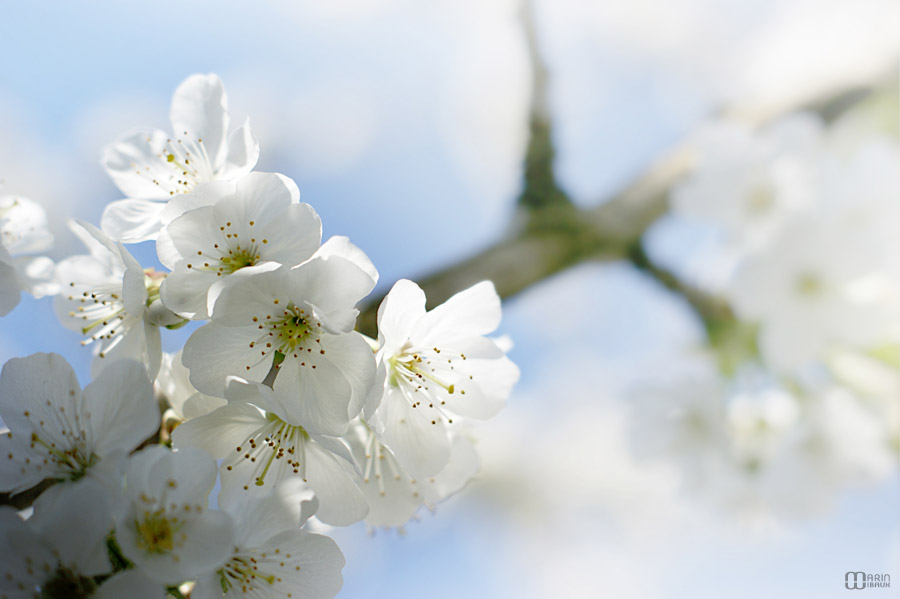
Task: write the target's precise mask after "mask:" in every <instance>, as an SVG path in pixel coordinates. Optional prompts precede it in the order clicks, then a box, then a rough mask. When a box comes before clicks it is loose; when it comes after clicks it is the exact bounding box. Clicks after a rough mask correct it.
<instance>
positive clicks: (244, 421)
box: [173, 378, 367, 526]
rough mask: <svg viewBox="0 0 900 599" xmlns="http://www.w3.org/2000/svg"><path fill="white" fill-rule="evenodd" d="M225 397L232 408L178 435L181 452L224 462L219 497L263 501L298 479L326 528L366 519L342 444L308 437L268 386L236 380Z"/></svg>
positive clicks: (185, 426) (188, 426)
mask: <svg viewBox="0 0 900 599" xmlns="http://www.w3.org/2000/svg"><path fill="white" fill-rule="evenodd" d="M225 396H226V397H227V398H228V401H229V403H228V405H227V406H224V407H221V408H218V409H217V410H215V411H213V412H210V413H209V414H206V415H204V416H200V417H197V418H194V419H192V420H190V421H188V422H185V423H184V424H182V425H180V426H179V427H178V428H176V429H175V431H174V433H173V440H174V443H175V445H176V446H177V447H183V446H194V447H200V448H201V449H205V450H206V451H208V452H209V453H210V454H211V455H213V456H215V457H216V458H217V459H222V460H223V462H222V468H221V474H222V494H221V495H220V497H229V496H233V495H245V494H255V495H259V494H260V493H266V492H268V491H269V490H270V489H272V488H278V486H279V485H282V484H283V483H284V482H285V481H287V480H289V479H293V480H298V479H299V480H302V481H303V482H306V483H308V484H309V487H310V488H311V489H312V490H313V491H314V492H315V493H316V497H317V498H318V499H319V505H320V509H319V512H318V514H317V516H318V518H319V519H320V520H322V521H323V522H326V523H328V524H334V525H338V526H346V525H348V524H352V523H353V522H357V521H359V520H361V519H362V518H363V517H364V516H365V515H366V509H367V508H366V502H365V500H364V499H363V496H362V494H361V493H360V491H359V489H358V488H357V485H356V481H357V480H358V478H359V477H358V475H357V474H356V472H355V471H354V469H353V466H352V464H353V458H352V457H351V455H350V451H349V450H348V449H347V447H346V446H345V445H344V444H343V443H342V442H341V441H340V440H339V439H336V438H334V437H326V436H324V435H317V434H315V433H312V432H309V431H307V430H306V429H305V428H304V427H303V426H302V424H300V423H299V422H298V421H297V420H295V419H294V418H292V417H291V413H292V412H293V410H291V409H290V407H289V406H287V405H285V403H286V397H285V396H284V395H280V394H277V393H275V392H274V391H272V389H270V388H269V387H267V386H265V385H262V384H259V383H248V382H246V381H243V380H241V379H238V378H231V379H229V382H228V387H227V388H226V391H225ZM287 401H290V399H287Z"/></svg>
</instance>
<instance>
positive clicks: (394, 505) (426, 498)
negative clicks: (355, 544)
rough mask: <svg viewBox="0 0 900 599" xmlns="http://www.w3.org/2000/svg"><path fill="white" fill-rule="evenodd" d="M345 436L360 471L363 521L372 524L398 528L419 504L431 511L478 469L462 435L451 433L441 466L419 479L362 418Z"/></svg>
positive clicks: (470, 443)
mask: <svg viewBox="0 0 900 599" xmlns="http://www.w3.org/2000/svg"><path fill="white" fill-rule="evenodd" d="M346 439H347V440H348V442H349V443H350V448H351V449H352V450H353V457H354V459H355V460H356V462H357V463H358V464H359V465H360V468H361V470H362V471H363V475H362V480H361V484H360V489H362V492H363V495H364V496H365V498H366V502H367V503H368V504H369V513H368V514H367V515H366V523H367V524H368V525H369V526H372V527H402V526H403V525H404V524H406V523H407V522H409V520H410V519H411V518H413V517H414V516H415V514H416V512H417V511H418V510H419V508H421V507H422V506H423V505H424V506H425V507H427V508H428V509H429V510H434V509H435V506H436V505H437V504H438V503H440V502H441V501H443V500H444V499H446V498H448V497H450V496H451V495H453V494H454V493H456V492H458V491H459V490H461V489H462V488H463V487H465V485H466V484H467V483H468V482H469V480H470V479H471V478H472V477H473V476H475V474H476V473H477V472H478V454H477V453H476V451H475V446H474V445H473V444H472V441H470V440H469V439H468V438H467V437H466V436H464V435H454V436H453V437H452V439H451V440H450V457H449V460H448V463H447V465H446V466H444V469H443V470H441V471H440V472H439V473H437V474H436V475H434V476H429V477H426V478H424V479H421V480H419V479H416V478H415V477H412V476H410V475H409V474H408V473H407V472H406V471H405V470H404V469H403V466H401V465H400V463H399V462H398V461H397V458H396V457H394V454H393V453H391V450H390V449H388V448H387V447H385V446H384V445H382V444H381V443H380V442H379V441H378V438H377V437H376V436H375V433H374V432H373V431H372V430H371V429H370V428H369V427H368V426H367V425H366V424H365V423H363V422H362V421H357V422H356V423H355V424H354V426H353V427H352V428H351V429H350V432H349V433H348V434H347V436H346Z"/></svg>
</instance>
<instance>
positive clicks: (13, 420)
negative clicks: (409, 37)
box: [0, 354, 159, 492]
mask: <svg viewBox="0 0 900 599" xmlns="http://www.w3.org/2000/svg"><path fill="white" fill-rule="evenodd" d="M0 417H2V418H3V422H4V423H6V426H8V427H9V431H8V432H6V433H5V434H0V455H3V456H4V459H3V460H0V490H3V491H12V492H16V491H21V490H24V489H27V488H30V487H32V486H34V485H36V484H37V483H39V482H41V481H42V480H44V479H54V480H59V481H75V480H78V479H80V478H82V477H84V476H85V475H88V476H92V475H94V474H96V473H97V469H98V468H99V469H102V470H103V471H104V474H101V475H100V476H101V477H105V476H106V472H107V471H108V470H109V469H110V468H112V469H113V470H115V468H114V467H113V466H114V462H115V461H116V460H118V459H121V458H122V457H123V456H126V455H127V454H128V453H129V452H130V451H131V450H133V449H134V448H135V447H137V446H138V445H139V444H140V443H141V442H142V441H144V440H145V439H147V438H148V437H149V436H150V435H151V434H153V431H155V430H156V428H157V427H158V426H159V412H158V410H157V408H156V403H155V402H154V401H153V392H152V389H151V386H150V382H149V381H148V380H147V373H146V371H145V370H144V368H143V367H142V366H140V365H139V364H137V363H135V362H133V361H126V360H123V361H121V362H117V363H116V364H114V365H111V366H110V367H109V368H108V369H106V370H104V371H103V372H102V373H100V375H99V376H98V377H97V378H96V379H95V380H94V382H92V383H90V384H89V385H88V386H87V387H85V389H84V392H82V391H81V387H80V386H79V384H78V380H77V379H76V378H75V372H74V371H73V370H72V367H71V366H69V364H68V363H67V362H66V361H65V359H64V358H62V356H59V355H57V354H34V355H32V356H28V357H27V358H14V359H12V360H10V361H8V362H7V363H6V364H5V365H4V366H3V371H2V374H0Z"/></svg>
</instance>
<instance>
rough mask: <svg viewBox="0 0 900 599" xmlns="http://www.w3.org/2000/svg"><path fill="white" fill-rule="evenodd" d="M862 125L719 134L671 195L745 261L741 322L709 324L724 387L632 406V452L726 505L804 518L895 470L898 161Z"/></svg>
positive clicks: (890, 146)
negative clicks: (672, 466)
mask: <svg viewBox="0 0 900 599" xmlns="http://www.w3.org/2000/svg"><path fill="white" fill-rule="evenodd" d="M854 118H858V117H855V116H854V115H852V114H851V115H848V116H847V117H845V119H844V120H842V121H838V122H837V123H834V124H832V125H829V126H826V125H825V124H824V123H823V122H822V121H821V120H820V119H819V118H817V117H815V116H812V115H809V114H796V115H791V116H788V117H786V118H784V119H782V120H781V121H778V122H776V123H773V124H771V125H769V126H767V127H764V128H762V129H761V130H758V131H753V130H751V129H749V128H747V127H740V126H735V125H721V126H716V127H712V128H710V129H709V130H707V131H706V132H705V134H704V135H702V136H701V138H700V139H701V141H700V145H699V152H698V155H697V163H696V168H695V170H694V172H693V173H691V175H690V176H688V177H687V178H686V179H685V180H684V181H683V182H682V183H681V184H680V185H679V186H677V187H676V189H675V190H674V192H673V194H672V198H671V199H672V204H673V210H674V211H675V212H676V213H677V214H679V215H681V216H683V217H688V218H693V219H696V220H700V221H703V222H704V223H706V224H707V225H710V226H713V227H717V228H718V229H719V232H720V233H721V238H722V239H723V240H724V244H723V247H722V250H723V251H724V252H727V253H729V254H730V255H731V256H733V257H734V256H736V257H737V260H736V263H735V266H734V268H733V270H732V272H731V274H730V277H729V278H728V280H727V282H726V283H725V284H724V285H723V286H722V289H721V290H719V291H720V292H721V295H722V298H721V300H722V302H723V303H724V304H725V305H727V306H728V307H729V308H730V310H731V312H732V313H733V315H734V322H732V323H730V324H725V325H723V324H721V322H720V323H712V327H715V326H718V327H719V328H718V329H713V331H714V333H715V335H713V338H712V341H713V343H712V349H713V350H714V351H717V352H718V353H719V355H718V357H719V358H722V357H723V355H724V356H726V357H727V358H728V359H727V360H721V359H720V360H719V362H720V365H723V366H725V368H723V369H722V370H724V372H723V373H715V372H709V371H708V370H706V369H705V370H704V371H703V372H702V373H701V374H700V375H691V376H687V377H685V378H683V379H680V380H677V381H669V382H668V384H666V385H664V387H657V386H652V387H648V388H646V389H644V390H643V391H642V392H641V393H638V394H637V395H636V397H635V398H634V399H635V405H636V410H635V416H636V417H635V418H634V431H633V432H634V440H635V445H636V448H637V449H638V450H639V451H640V452H641V453H644V454H648V455H657V456H663V455H665V456H667V457H668V458H669V459H674V460H675V461H676V462H677V463H678V464H679V466H680V468H681V470H682V472H683V473H684V474H685V478H686V480H687V481H688V482H689V483H690V484H689V486H690V487H692V488H693V489H694V490H695V491H700V492H701V493H706V494H707V495H708V496H712V497H714V498H715V499H716V500H717V501H718V503H719V504H720V505H727V506H729V507H739V508H740V509H741V510H746V511H750V512H752V513H754V514H755V515H759V514H760V513H763V514H766V515H769V516H770V515H773V514H774V515H775V516H797V515H801V514H804V513H809V512H813V511H816V509H817V508H820V507H822V506H823V505H826V504H828V503H829V500H830V499H831V498H832V497H833V496H834V495H835V493H836V492H837V491H838V490H839V489H841V488H842V487H845V486H848V485H852V484H854V483H856V482H859V481H862V480H877V479H882V478H884V477H886V476H888V475H889V474H890V473H891V472H892V471H893V468H895V466H896V463H897V456H898V449H900V428H898V419H897V415H898V405H897V402H896V398H897V394H898V392H900V387H898V383H897V380H898V379H897V368H898V364H900V362H898V361H897V355H898V346H897V339H898V334H900V321H898V318H897V316H898V312H897V309H896V306H897V299H898V297H900V269H898V263H897V252H896V247H895V244H896V240H897V239H898V238H900V221H898V220H897V219H896V218H895V216H896V210H897V199H898V198H900V180H898V179H897V176H896V174H897V164H898V163H900V146H898V144H897V141H896V139H894V138H890V137H885V136H882V135H873V134H871V133H868V134H860V133H859V130H860V129H861V128H860V127H859V123H858V122H856V121H854V120H853V119H854ZM885 215H888V217H885ZM707 324H710V323H707ZM712 327H711V328H712ZM716 335H718V337H716ZM717 342H718V344H717ZM723 374H724V375H725V376H722V375H723Z"/></svg>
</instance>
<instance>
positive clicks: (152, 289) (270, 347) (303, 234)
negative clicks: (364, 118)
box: [0, 75, 519, 597]
mask: <svg viewBox="0 0 900 599" xmlns="http://www.w3.org/2000/svg"><path fill="white" fill-rule="evenodd" d="M171 120H172V127H173V132H172V133H166V132H162V131H157V130H144V131H139V132H137V133H134V134H131V135H127V136H125V137H123V138H122V139H120V140H119V141H117V142H116V143H114V144H112V145H111V146H110V147H109V148H108V149H107V150H106V151H105V152H104V155H103V165H104V166H105V168H106V170H107V172H108V173H109V175H110V176H111V177H112V179H113V181H114V182H115V183H116V185H117V186H118V187H119V189H120V190H121V191H122V192H123V193H124V194H125V195H126V196H128V197H127V198H126V199H124V200H121V201H117V202H114V203H112V204H110V205H109V206H108V207H107V209H106V211H105V212H104V214H103V218H102V222H101V228H99V229H98V228H96V227H94V226H92V225H90V224H88V223H84V222H73V223H71V225H70V228H71V229H72V231H73V232H74V233H75V234H76V235H77V236H78V237H79V238H80V239H81V241H82V242H83V243H84V245H85V246H86V248H87V253H86V254H85V255H80V256H73V257H69V258H66V259H64V260H62V261H60V262H59V263H58V264H57V265H56V268H55V281H56V283H57V284H58V287H59V294H58V295H57V297H56V299H55V306H56V310H57V313H58V316H59V318H60V320H61V322H62V323H63V324H64V325H65V326H66V327H68V328H70V329H72V330H74V331H76V332H78V333H80V334H82V335H83V336H84V341H83V344H85V345H91V346H92V347H93V348H94V355H95V358H94V362H93V368H92V374H93V377H94V381H93V382H92V383H90V384H89V385H88V386H87V387H85V388H84V390H82V389H81V388H80V386H79V384H78V381H77V380H76V379H75V375H74V373H73V371H72V369H71V367H70V366H69V365H68V364H67V363H66V362H65V360H63V359H62V358H61V357H60V356H57V355H55V354H37V355H33V356H30V357H27V358H22V359H14V360H11V361H10V362H8V363H7V364H6V366H5V367H4V368H3V373H2V377H0V416H2V418H3V422H4V423H5V425H6V426H7V427H8V430H6V431H5V433H4V435H3V437H2V438H0V445H2V448H0V449H2V454H3V455H6V456H8V459H4V460H3V461H0V470H2V476H0V490H3V491H8V492H12V493H19V492H22V491H24V490H28V489H32V488H34V487H36V486H37V485H39V484H40V485H47V484H48V483H49V487H48V488H47V489H46V490H45V491H44V492H43V493H42V494H41V495H40V496H39V497H38V499H37V501H36V502H35V504H34V515H33V516H32V517H30V518H29V519H27V520H26V521H22V519H21V518H20V517H19V516H18V515H17V514H15V513H14V512H12V510H11V509H9V508H6V511H0V515H2V521H0V526H2V527H3V535H2V540H0V543H2V545H0V555H2V556H3V559H2V562H3V564H4V565H3V566H2V567H0V569H2V570H3V571H2V572H0V591H6V590H10V591H13V590H15V591H16V592H22V591H24V592H25V593H26V594H28V595H29V596H30V595H31V594H33V595H35V596H41V597H63V596H66V597H69V596H77V597H87V596H97V597H102V596H104V595H106V596H135V597H161V596H163V595H165V594H167V593H168V594H169V595H172V596H175V597H180V596H183V595H184V593H186V592H190V593H191V596H192V597H221V596H232V595H237V594H241V595H250V596H254V597H333V596H334V595H335V594H336V593H337V592H338V590H339V589H340V586H341V568H342V567H343V564H344V560H343V556H342V555H341V552H340V550H339V549H338V547H337V546H336V545H335V543H334V542H333V541H332V540H331V539H329V538H327V537H324V536H322V535H318V534H313V533H311V532H308V531H307V530H305V528H304V524H305V523H306V521H307V520H308V519H309V518H310V517H312V516H313V515H314V516H315V518H316V519H318V520H319V521H321V522H323V523H326V524H329V525H337V526H346V525H350V524H353V523H355V522H359V521H365V522H367V523H368V525H369V526H370V527H402V526H403V525H405V524H406V523H407V522H408V521H409V520H410V519H411V518H413V517H414V516H415V514H416V512H417V511H418V510H419V509H420V508H421V507H422V506H423V505H424V506H427V507H428V508H433V507H434V505H435V504H437V503H438V502H440V501H441V500H443V499H445V498H447V497H448V496H450V495H451V494H453V493H455V492H456V491H458V490H460V489H461V488H463V487H464V486H465V485H466V483H467V482H468V481H469V480H470V479H471V478H472V477H473V476H474V475H475V473H476V472H477V469H478V458H477V455H476V453H475V449H474V445H473V442H472V439H471V437H470V433H469V431H470V425H471V423H473V422H475V421H478V420H484V419H487V418H490V417H492V416H494V415H495V414H497V412H498V411H500V409H502V407H503V406H504V404H505V402H506V400H507V398H508V396H509V394H510V392H511V389H512V386H513V385H514V384H515V382H516V380H517V378H518V374H519V373H518V369H517V368H516V366H515V365H514V364H513V363H512V362H511V361H510V360H509V359H508V358H507V357H506V355H505V352H504V350H503V349H502V347H501V345H498V343H497V342H496V341H495V340H493V339H491V338H490V337H488V335H490V334H491V333H492V332H493V331H494V330H495V329H496V328H497V326H498V325H499V322H500V312H501V311H500V299H499V297H498V295H497V293H496V291H495V290H494V287H493V285H492V284H491V283H490V282H482V283H479V284H477V285H475V286H473V287H472V288H470V289H467V290H464V291H461V292H460V293H458V294H457V295H455V296H453V297H452V298H450V299H449V300H448V301H446V302H445V303H444V304H442V305H440V306H438V307H436V308H434V309H432V310H430V311H426V309H425V294H424V292H423V291H422V290H421V289H420V288H419V287H418V286H417V285H416V284H415V283H412V282H411V281H407V280H402V281H400V282H398V283H397V284H396V285H395V286H394V287H393V289H391V291H390V292H389V293H388V294H387V296H386V298H385V300H384V301H383V303H382V304H381V308H380V310H379V312H378V319H377V321H378V328H379V334H378V340H375V339H371V338H368V337H366V336H364V335H362V334H360V333H358V332H357V331H355V330H354V329H355V324H356V318H357V315H358V313H359V311H358V309H357V307H356V306H357V304H358V303H359V302H360V301H361V300H362V299H364V298H365V297H366V296H367V295H368V294H369V293H370V292H371V291H372V290H373V288H374V287H375V285H376V283H377V281H378V272H377V270H376V269H375V266H374V265H373V264H372V262H371V261H370V260H369V258H368V257H367V256H366V255H365V253H364V252H363V251H362V250H361V249H360V248H358V247H356V246H355V245H353V244H352V243H351V242H350V241H349V240H348V239H347V238H345V237H332V238H330V239H327V240H324V241H323V239H322V224H321V221H320V219H319V216H318V214H317V213H316V211H315V210H314V209H313V207H312V206H310V205H308V204H305V203H302V202H300V199H299V197H300V193H299V191H298V189H297V186H296V185H295V184H294V182H293V181H291V180H290V179H289V178H287V177H285V176H284V175H281V174H277V173H265V172H257V171H253V168H254V166H255V164H256V160H257V157H258V155H259V148H258V144H257V142H256V139H255V137H254V136H253V133H252V131H251V130H250V127H249V124H247V123H245V124H244V125H243V126H242V127H241V128H239V129H236V130H235V131H233V132H229V126H230V122H229V116H228V108H227V101H226V96H225V91H224V88H223V86H222V83H221V81H220V80H219V79H218V77H216V76H214V75H195V76H192V77H190V78H188V79H187V80H186V81H185V82H184V83H182V84H181V85H180V86H179V87H178V89H177V90H176V92H175V95H174V98H173V101H172V107H171ZM19 202H20V203H15V202H9V201H6V200H4V201H3V204H0V210H2V212H0V216H2V218H3V220H2V221H0V222H2V226H3V229H2V230H3V242H4V245H3V252H4V253H3V254H2V255H0V260H2V261H0V264H2V265H3V266H4V268H6V265H7V264H10V265H11V266H10V269H12V268H13V267H14V266H16V263H13V262H10V260H9V259H8V258H7V256H8V254H9V253H11V252H16V253H19V252H32V251H40V250H42V249H43V248H44V246H43V245H42V242H43V240H44V238H45V237H46V236H44V235H41V232H42V229H41V225H42V224H43V220H41V218H38V217H36V216H35V215H34V211H33V210H32V204H30V203H26V202H24V201H19ZM8 231H9V232H8ZM8 239H9V240H10V241H9V242H8V241H7V240H8ZM143 241H153V242H155V245H156V251H157V255H158V257H159V262H160V264H161V266H157V267H155V268H150V267H145V266H143V265H141V264H140V263H139V262H138V260H137V259H135V257H134V255H133V254H132V253H131V252H130V251H129V250H128V249H127V247H126V245H127V244H131V243H136V242H143ZM34 270H35V267H33V266H32V267H27V266H23V267H22V268H18V267H17V268H16V269H15V271H13V270H10V271H9V272H10V273H11V274H9V275H7V274H6V273H7V271H6V270H0V276H4V277H5V276H9V277H10V278H11V279H13V280H14V281H16V285H17V287H15V290H16V291H15V292H16V294H18V289H20V288H23V287H25V283H22V282H23V281H26V278H25V275H24V274H23V273H27V274H29V276H31V275H33V274H35V273H34V272H33V271H34ZM51 270H52V269H51ZM10 288H12V287H10ZM6 289H7V287H6V286H5V285H4V293H5V292H6V291H5V290H6ZM3 301H4V302H6V299H5V298H3ZM3 305H4V306H5V305H6V304H5V303H4V304H3ZM10 309H11V305H10ZM6 311H8V310H6ZM192 321H198V322H199V323H201V326H196V325H194V330H193V332H192V334H191V335H190V337H189V338H188V340H187V342H186V344H185V345H184V348H183V350H182V351H179V352H178V353H177V354H174V355H172V354H165V353H164V352H163V351H162V349H161V348H162V345H161V333H162V330H163V329H175V328H179V327H181V326H184V325H186V324H189V323H191V322H192ZM217 480H218V481H219V486H220V488H221V491H220V492H219V493H218V495H217V497H215V498H213V500H212V501H211V498H210V493H211V491H212V490H213V488H214V487H215V486H216V483H217ZM74 511H77V512H78V513H79V514H84V515H85V517H84V518H77V519H76V518H71V515H72V514H73V513H74ZM76 540H77V550H76ZM10 585H11V586H10Z"/></svg>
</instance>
